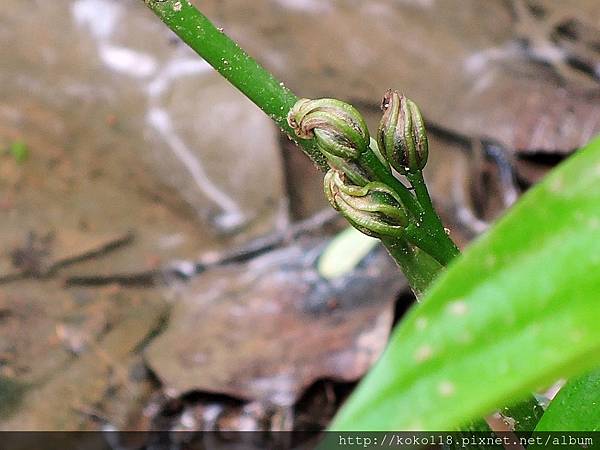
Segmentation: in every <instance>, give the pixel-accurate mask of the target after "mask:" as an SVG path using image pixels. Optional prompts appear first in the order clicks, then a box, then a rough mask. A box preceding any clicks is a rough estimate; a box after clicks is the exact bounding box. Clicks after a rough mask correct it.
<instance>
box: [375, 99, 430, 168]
mask: <svg viewBox="0 0 600 450" xmlns="http://www.w3.org/2000/svg"><path fill="white" fill-rule="evenodd" d="M381 109H382V110H383V117H382V118H381V122H380V123H379V129H378V130H377V143H378V144H379V149H380V150H381V152H382V153H383V155H384V156H385V158H386V159H387V160H388V161H389V163H390V165H391V166H392V167H393V168H394V169H396V170H397V171H398V172H400V173H401V174H403V175H406V174H407V173H411V172H412V173H416V172H418V171H421V170H423V168H424V167H425V164H427V156H428V153H429V149H428V144H427V134H426V132H425V123H424V122H423V117H422V116H421V112H420V111H419V108H418V107H417V105H416V104H415V103H414V102H413V101H412V100H409V99H407V98H406V97H405V96H404V95H400V94H399V93H398V91H393V90H391V89H390V90H389V91H387V92H386V93H385V96H384V97H383V101H382V103H381Z"/></svg>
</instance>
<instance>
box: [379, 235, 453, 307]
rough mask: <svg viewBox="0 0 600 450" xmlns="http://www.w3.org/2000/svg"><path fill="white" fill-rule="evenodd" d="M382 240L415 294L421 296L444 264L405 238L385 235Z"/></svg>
mask: <svg viewBox="0 0 600 450" xmlns="http://www.w3.org/2000/svg"><path fill="white" fill-rule="evenodd" d="M381 242H383V245H385V248H386V249H387V250H388V252H389V253H390V255H391V256H392V258H394V260H395V261H396V263H398V266H400V269H401V270H402V273H404V275H405V276H406V279H407V280H408V284H410V287H411V288H412V290H413V292H414V294H415V296H416V297H417V298H420V297H421V296H422V295H423V293H424V292H425V291H426V290H427V288H428V287H429V286H430V285H431V283H433V280H435V278H436V277H437V276H438V275H439V273H440V272H441V271H442V269H443V266H442V265H440V264H439V263H438V262H437V261H436V260H435V259H433V258H432V257H431V256H430V255H428V254H427V253H425V252H424V251H422V250H421V249H419V248H417V247H414V246H411V245H410V244H408V243H407V242H406V241H405V240H404V239H398V238H385V237H384V238H382V239H381Z"/></svg>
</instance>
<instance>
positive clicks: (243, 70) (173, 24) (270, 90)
mask: <svg viewBox="0 0 600 450" xmlns="http://www.w3.org/2000/svg"><path fill="white" fill-rule="evenodd" d="M143 1H144V3H145V4H146V5H147V6H148V7H149V8H150V9H151V10H152V11H154V13H155V14H156V15H157V16H158V17H159V18H160V19H161V20H162V21H163V22H164V23H165V24H166V25H167V26H168V27H169V28H170V29H171V30H172V31H173V32H175V34H177V35H178V36H179V37H180V38H181V39H182V40H183V41H184V42H185V43H186V44H187V45H189V46H190V47H191V48H192V49H193V50H194V51H195V52H196V53H198V54H199V55H200V56H201V57H202V58H204V60H206V62H208V63H209V64H210V65H211V66H212V67H214V68H215V70H217V71H218V72H219V73H220V74H221V75H222V76H223V77H225V78H226V79H227V80H228V81H229V82H230V83H231V84H233V85H234V86H235V87H236V88H238V89H239V90H240V91H241V92H242V93H243V94H244V95H245V96H246V97H248V98H249V99H250V100H252V101H253V102H254V103H255V104H256V105H257V106H258V107H259V108H260V109H262V110H263V111H264V112H265V113H266V114H267V115H268V116H269V117H270V118H271V119H273V120H274V121H275V122H276V123H277V125H278V126H279V127H280V128H281V129H282V130H283V131H285V132H286V133H287V134H288V135H289V136H290V137H291V138H292V139H294V141H296V142H297V143H298V144H300V145H301V146H302V148H303V150H304V151H305V153H306V154H307V155H308V156H309V158H310V159H311V160H312V161H313V162H314V163H315V164H317V165H318V166H319V167H320V168H321V169H322V170H327V169H328V165H327V161H326V160H325V157H324V156H323V155H322V154H321V152H320V151H319V150H318V149H317V148H316V147H315V145H314V143H313V142H312V141H311V140H297V139H296V137H295V135H294V133H293V131H292V130H291V128H290V127H289V125H288V123H287V113H288V111H289V110H290V109H291V108H292V106H294V104H295V103H296V102H297V101H298V97H296V95H294V93H293V92H292V91H290V90H289V89H288V88H286V87H285V86H284V85H283V83H282V82H280V81H279V80H277V79H276V78H275V77H274V76H273V75H272V74H271V73H269V72H268V71H267V70H265V69H264V68H263V67H262V66H261V65H260V64H259V63H258V62H256V61H255V60H254V59H253V58H252V57H250V56H249V55H248V54H247V53H246V52H245V51H244V50H242V48H240V46H239V45H237V44H236V43H235V42H234V41H233V40H231V39H230V38H229V37H228V36H227V35H226V34H225V33H224V32H223V31H222V30H220V29H218V28H216V27H215V26H214V25H213V24H212V23H211V22H210V21H209V20H208V19H207V18H206V17H205V16H204V15H203V14H202V13H201V12H200V11H198V10H197V9H196V8H195V7H194V6H193V5H192V4H191V3H190V2H189V0H143Z"/></svg>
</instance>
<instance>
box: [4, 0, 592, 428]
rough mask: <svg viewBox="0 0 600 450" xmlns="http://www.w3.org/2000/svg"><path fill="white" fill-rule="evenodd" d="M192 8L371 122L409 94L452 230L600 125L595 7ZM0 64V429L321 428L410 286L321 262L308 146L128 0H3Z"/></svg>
mask: <svg viewBox="0 0 600 450" xmlns="http://www.w3.org/2000/svg"><path fill="white" fill-rule="evenodd" d="M193 3H194V4H196V6H198V7H199V8H200V9H201V10H202V11H203V12H204V14H205V15H207V16H208V17H209V18H210V19H211V20H212V21H213V22H214V23H215V24H216V25H217V26H219V27H223V29H224V31H225V33H227V34H228V35H230V36H231V37H233V38H234V39H235V40H237V41H238V42H239V43H240V44H241V46H242V47H243V48H245V49H246V50H247V51H248V52H249V53H250V54H251V55H253V56H254V57H255V58H256V59H257V60H258V61H260V62H261V63H262V64H264V65H265V66H266V68H267V69H269V70H270V71H272V72H273V73H274V74H275V75H276V76H277V77H278V78H279V79H281V80H282V81H284V82H285V84H286V86H288V87H289V88H290V89H292V90H293V91H294V92H295V93H296V94H297V95H299V96H301V97H336V98H339V99H342V100H345V101H348V102H350V103H352V104H354V105H355V106H356V107H358V109H359V110H360V111H361V112H362V113H363V114H364V115H365V117H366V118H367V121H368V123H369V125H370V127H371V131H372V133H373V132H374V130H375V129H376V128H375V127H376V124H377V122H378V120H379V116H380V109H379V104H380V99H381V97H382V95H383V93H384V92H385V91H386V90H387V89H389V88H395V89H398V90H400V91H402V92H404V93H405V94H406V95H407V96H408V97H410V98H412V99H413V100H415V101H416V102H417V103H418V104H419V105H420V107H421V110H422V112H423V114H424V116H425V119H426V121H427V125H428V130H429V134H430V162H429V164H428V167H427V173H426V175H427V178H428V181H429V184H430V189H431V191H432V195H433V197H434V201H435V203H436V206H437V207H438V209H439V211H440V213H441V215H442V217H443V219H444V222H445V225H446V226H447V227H448V229H449V232H450V233H451V235H452V237H453V238H455V240H456V241H457V242H458V243H459V245H460V246H463V247H464V246H465V245H466V244H467V243H468V242H469V241H470V240H471V239H473V238H474V237H475V236H476V235H477V234H479V233H481V232H483V231H485V229H486V228H487V226H488V225H489V223H490V222H491V221H493V220H494V219H495V218H497V217H498V216H499V215H500V214H501V213H502V212H503V211H504V210H505V209H506V208H507V207H508V206H510V205H511V204H512V203H513V202H514V201H515V200H516V199H517V198H518V196H519V195H520V194H521V193H522V192H524V191H525V190H526V189H527V188H528V187H529V186H531V185H532V184H534V183H535V182H536V181H538V180H539V179H540V178H541V177H542V176H543V175H544V174H545V173H546V172H547V171H548V170H549V169H550V168H552V167H553V166H554V165H556V164H557V163H559V162H560V161H561V160H562V159H564V158H565V157H567V156H568V155H569V154H570V153H572V152H573V151H575V150H576V149H577V148H578V147H580V146H582V145H584V144H585V143H586V142H587V141H589V140H590V138H591V137H593V136H594V135H595V134H597V133H598V132H600V3H599V2H598V1H597V0H487V1H485V2H483V1H478V0H369V1H366V0H363V1H359V0H256V1H251V2H249V1H243V0H205V1H199V0H194V1H193ZM0 66H1V70H0V429H4V430H10V429H38V430H65V429H66V430H96V429H119V430H131V429H134V430H150V429H173V430H186V429H190V430H201V429H221V430H225V429H228V430H240V429H243V430H253V429H254V430H269V429H272V430H291V429H302V430H306V429H314V430H318V429H321V428H323V427H325V426H326V425H327V423H328V421H329V420H330V418H331V417H332V415H333V414H334V413H335V411H336V409H337V407H338V406H339V404H340V402H341V401H343V399H344V398H345V396H346V395H347V394H348V392H350V391H351V389H352V386H353V385H354V383H355V382H356V381H357V380H358V379H360V377H361V376H362V375H363V374H364V373H365V372H366V370H367V369H368V368H369V367H370V365H371V364H372V363H373V362H374V361H375V360H376V358H377V356H378V355H379V354H380V352H381V351H382V349H383V347H384V345H385V341H386V339H387V336H388V333H389V331H390V329H391V327H392V324H393V323H394V321H395V320H397V319H398V318H399V317H400V316H401V315H402V313H403V312H404V310H405V309H406V308H407V306H408V305H409V304H410V302H412V296H411V294H410V292H409V290H408V288H407V286H406V283H405V282H404V280H403V277H402V276H401V275H400V274H399V273H398V272H397V269H396V267H395V266H394V264H393V263H392V262H390V260H389V259H388V258H387V255H385V253H384V252H383V251H382V250H381V249H375V250H373V251H371V252H369V254H368V255H367V256H366V257H364V258H363V257H362V256H361V255H358V256H357V257H356V258H357V260H356V262H357V264H356V265H354V266H352V267H351V268H350V269H349V271H346V272H345V273H342V274H337V275H336V276H329V277H326V276H323V273H321V272H320V269H319V267H318V266H319V265H318V264H317V261H318V258H319V255H320V254H321V253H322V252H323V250H324V249H325V248H326V247H327V245H328V242H329V241H330V238H331V236H333V235H334V234H335V233H336V231H337V230H340V229H342V228H343V226H344V224H343V222H341V221H338V220H337V219H336V218H335V215H333V214H331V213H329V212H327V205H326V202H325V200H324V198H323V194H322V175H321V174H320V173H319V172H318V171H317V170H316V169H315V168H314V167H313V166H312V165H311V163H310V162H309V161H308V159H307V158H306V157H304V155H303V154H302V153H301V152H300V151H298V149H297V148H295V147H294V145H293V144H292V143H291V142H290V141H288V139H287V138H285V137H283V136H281V135H280V133H279V130H278V129H277V128H276V127H275V126H274V125H273V124H272V123H271V121H270V119H269V118H267V117H266V116H265V115H263V113H262V112H261V111H260V110H259V109H258V108H257V107H255V106H254V105H253V104H252V103H250V102H249V101H248V100H247V99H245V98H244V97H243V96H242V95H241V94H240V93H238V92H237V91H236V90H235V89H234V88H232V87H231V86H229V85H228V84H227V82H225V81H224V80H222V79H221V78H220V76H219V75H217V74H216V72H214V71H213V70H212V69H211V68H210V67H209V66H208V65H207V64H206V63H205V62H204V61H202V60H201V59H200V58H198V57H197V56H196V55H195V54H193V53H192V52H191V51H190V50H189V49H188V48H187V47H186V46H185V45H184V44H182V43H181V42H179V40H178V39H177V38H176V37H175V36H174V35H173V34H172V33H171V32H170V31H169V30H168V29H167V28H166V27H165V26H164V25H163V24H162V23H161V22H160V21H159V20H158V19H157V18H156V17H154V16H153V14H152V13H151V12H150V11H149V10H148V9H147V8H146V7H145V6H144V3H143V1H141V0H53V1H52V2H48V1H42V0H3V4H2V8H0ZM350 247H351V248H354V247H356V246H355V245H351V246H350ZM350 253H351V252H350V251H348V253H345V254H344V256H345V257H346V256H347V257H348V258H350V259H352V258H351V254H350Z"/></svg>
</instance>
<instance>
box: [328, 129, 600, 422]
mask: <svg viewBox="0 0 600 450" xmlns="http://www.w3.org/2000/svg"><path fill="white" fill-rule="evenodd" d="M599 273H600V139H595V140H594V141H593V142H592V143H590V144H589V145H588V146H587V147H586V148H584V149H582V150H580V151H579V152H577V154H576V155H574V156H573V157H571V158H569V160H568V161H566V162H565V163H564V164H562V165H561V166H560V167H559V168H557V170H554V171H553V172H552V174H551V175H550V176H549V177H547V178H546V179H545V180H544V181H543V182H542V183H540V184H539V185H538V186H536V187H535V188H533V189H531V190H530V192H528V193H527V194H526V195H525V196H523V198H522V199H521V201H519V202H518V204H517V205H516V206H515V207H514V208H513V209H512V210H511V211H510V212H509V213H508V214H507V215H506V216H505V217H504V218H503V219H502V220H500V221H499V222H498V223H497V224H496V225H495V226H494V227H493V228H492V229H491V230H490V231H489V232H488V233H486V235H484V236H483V237H482V238H480V239H479V240H478V241H477V242H476V243H475V244H474V245H473V246H472V247H471V248H470V249H469V250H468V251H467V252H466V253H465V254H464V255H463V256H462V257H459V258H458V259H457V260H455V261H454V262H453V263H451V265H450V267H449V268H448V270H447V271H446V272H445V273H444V274H442V275H440V277H439V278H438V280H437V282H436V283H435V284H434V286H433V287H432V289H431V291H430V292H429V293H428V294H427V295H426V296H425V298H424V301H423V302H422V303H421V304H419V305H417V306H416V307H414V308H413V309H412V310H411V311H410V312H409V313H408V314H407V316H406V318H405V319H404V320H403V321H402V323H401V324H400V325H399V326H398V327H397V329H396V330H395V332H394V333H393V336H392V338H391V341H390V344H389V346H388V349H387V350H386V352H385V353H384V355H383V356H382V357H381V359H380V361H379V362H378V363H377V365H376V366H375V367H374V369H373V370H372V371H371V372H370V373H369V374H368V375H367V377H366V379H365V380H364V381H363V382H362V383H361V384H360V385H359V387H358V388H357V390H356V391H355V392H354V394H353V395H352V396H351V398H350V399H349V400H348V402H347V403H346V405H345V406H344V407H343V408H342V410H341V411H340V413H339V414H338V416H337V417H336V418H335V420H334V422H333V425H332V428H333V429H334V430H427V431H430V430H450V429H457V428H459V427H460V426H461V424H464V423H467V422H468V421H470V420H475V419H476V418H478V417H482V416H484V415H485V414H488V413H490V412H491V411H493V410H494V409H495V408H498V407H501V406H503V405H504V404H506V403H509V402H516V401H518V400H520V399H522V398H525V397H526V396H527V395H528V394H529V393H530V392H532V391H534V390H535V389H536V388H540V387H543V386H544V385H548V384H550V383H552V382H553V381H555V380H556V379H558V378H559V377H569V376H571V375H575V374H578V373H581V372H583V371H584V370H587V369H591V368H592V367H594V366H595V365H598V364H599V363H600V326H598V324H599V323H600V276H598V274H599Z"/></svg>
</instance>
